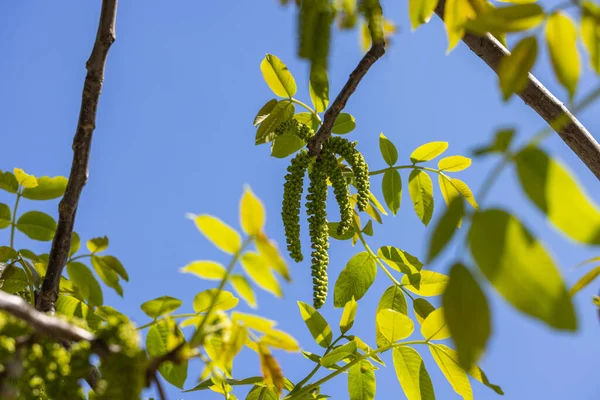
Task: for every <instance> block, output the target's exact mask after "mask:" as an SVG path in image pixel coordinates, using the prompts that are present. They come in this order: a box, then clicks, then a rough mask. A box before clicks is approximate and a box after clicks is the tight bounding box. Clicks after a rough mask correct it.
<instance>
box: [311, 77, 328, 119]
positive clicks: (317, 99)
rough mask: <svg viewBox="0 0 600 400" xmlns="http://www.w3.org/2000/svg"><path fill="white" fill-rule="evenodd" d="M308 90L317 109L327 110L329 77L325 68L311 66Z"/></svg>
mask: <svg viewBox="0 0 600 400" xmlns="http://www.w3.org/2000/svg"><path fill="white" fill-rule="evenodd" d="M308 92H309V95H310V100H311V101H312V103H313V106H314V107H315V111H316V112H318V113H319V112H323V111H325V110H326V109H327V106H328V105H329V78H328V77H327V70H326V69H325V68H311V71H310V80H309V85H308Z"/></svg>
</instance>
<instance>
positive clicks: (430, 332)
mask: <svg viewBox="0 0 600 400" xmlns="http://www.w3.org/2000/svg"><path fill="white" fill-rule="evenodd" d="M421 335H423V337H424V338H425V340H444V339H447V338H449V337H450V329H449V328H448V325H447V324H446V319H445V318H444V307H440V308H438V309H437V310H434V311H432V312H431V313H429V315H428V316H427V318H425V320H424V321H423V323H422V324H421Z"/></svg>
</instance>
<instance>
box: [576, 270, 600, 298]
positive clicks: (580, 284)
mask: <svg viewBox="0 0 600 400" xmlns="http://www.w3.org/2000/svg"><path fill="white" fill-rule="evenodd" d="M598 276H600V266H598V267H596V268H594V269H592V270H590V271H588V273H587V274H585V275H584V276H583V277H581V279H579V280H578V281H577V283H575V285H573V287H572V288H571V290H569V295H571V296H574V295H575V294H576V293H577V292H579V291H580V290H581V289H583V288H585V287H586V286H587V285H589V284H590V283H592V281H593V280H594V279H596V278H597V277H598Z"/></svg>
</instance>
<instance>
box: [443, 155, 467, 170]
mask: <svg viewBox="0 0 600 400" xmlns="http://www.w3.org/2000/svg"><path fill="white" fill-rule="evenodd" d="M470 166H471V159H470V158H468V157H463V156H449V157H444V158H442V159H441V160H440V161H438V168H439V169H440V170H442V171H445V172H458V171H462V170H464V169H467V168H469V167H470Z"/></svg>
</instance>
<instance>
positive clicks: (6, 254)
mask: <svg viewBox="0 0 600 400" xmlns="http://www.w3.org/2000/svg"><path fill="white" fill-rule="evenodd" d="M17 256H18V254H17V252H16V251H15V249H13V248H12V247H8V246H0V262H2V261H8V260H14V259H15V258H17Z"/></svg>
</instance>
